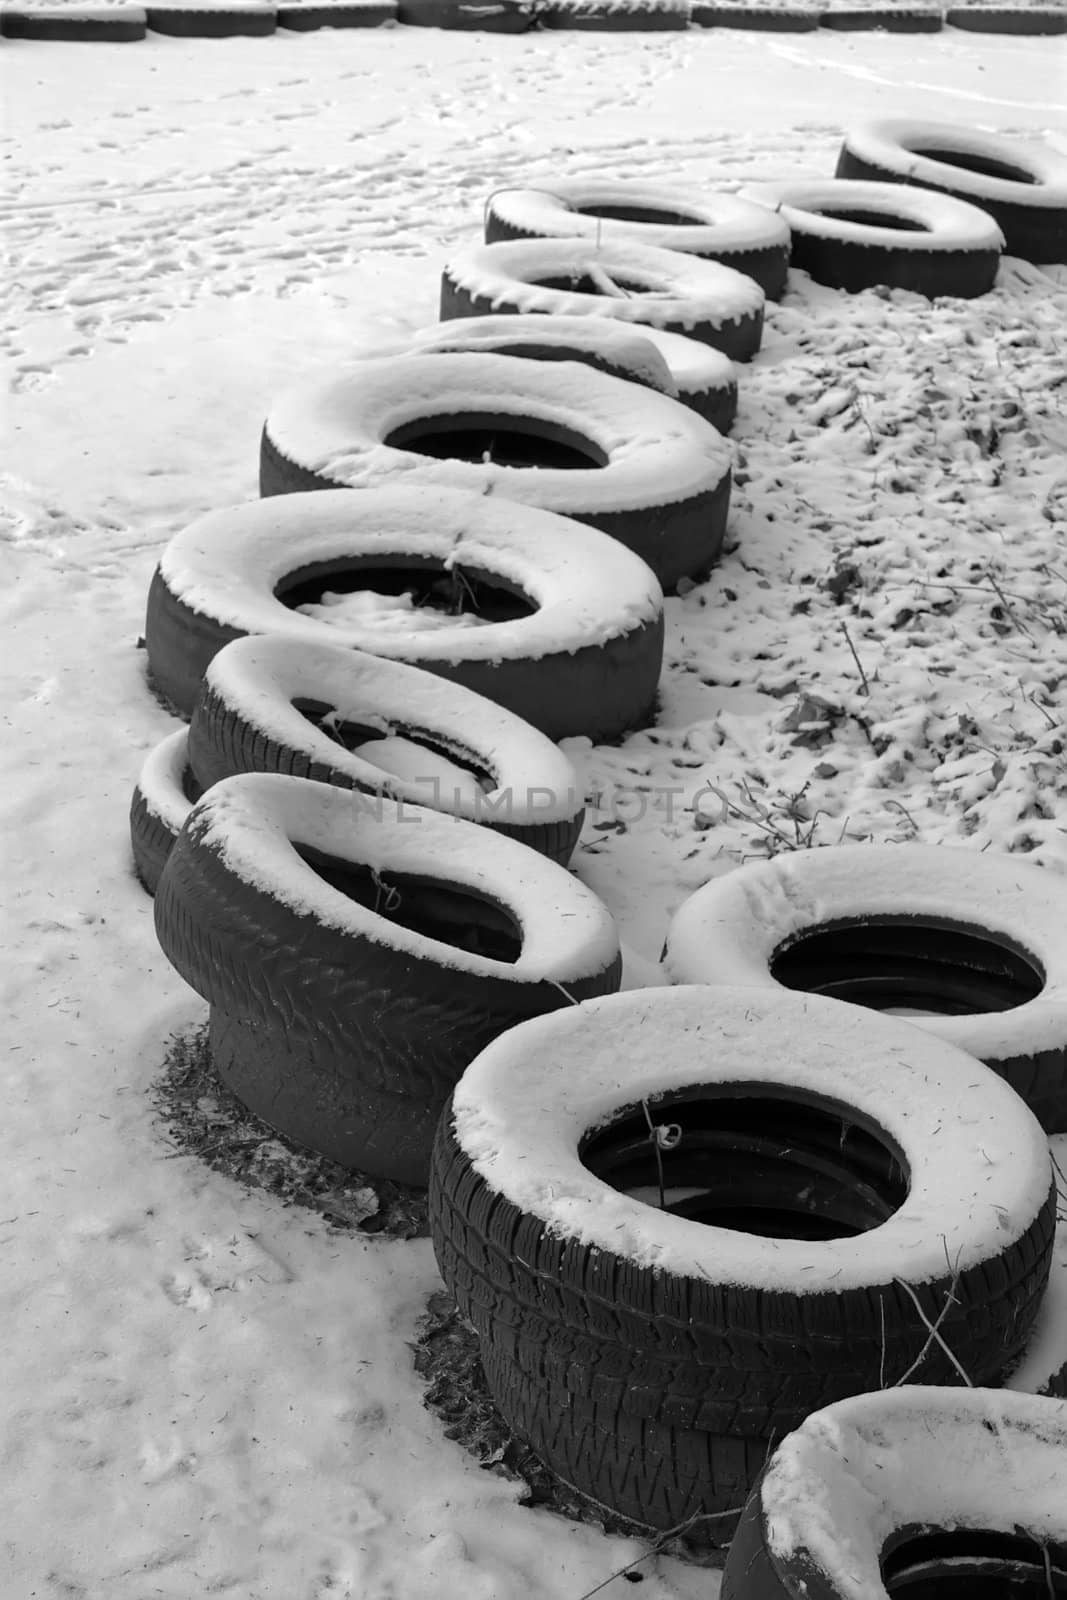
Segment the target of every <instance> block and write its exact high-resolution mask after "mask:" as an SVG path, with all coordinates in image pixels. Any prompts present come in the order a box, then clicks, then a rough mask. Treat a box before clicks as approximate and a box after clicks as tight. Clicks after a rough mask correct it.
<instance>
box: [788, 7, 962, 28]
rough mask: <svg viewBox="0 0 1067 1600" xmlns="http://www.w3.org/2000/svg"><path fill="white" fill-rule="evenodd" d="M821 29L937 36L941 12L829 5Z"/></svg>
mask: <svg viewBox="0 0 1067 1600" xmlns="http://www.w3.org/2000/svg"><path fill="white" fill-rule="evenodd" d="M819 26H820V28H834V29H836V30H837V31H838V32H840V33H870V32H871V31H872V30H873V29H878V30H879V31H880V32H882V33H940V32H941V29H942V28H943V27H944V18H943V15H942V13H941V12H940V11H935V10H933V9H932V8H931V9H927V8H925V7H917V8H916V9H915V10H913V11H905V10H904V9H903V7H897V6H881V7H876V6H872V7H870V8H869V9H867V10H865V9H864V8H863V7H858V8H857V9H855V10H851V9H849V8H848V7H845V6H842V7H840V8H836V7H834V6H828V7H827V9H826V10H825V11H824V12H822V13H821V15H820V17H819Z"/></svg>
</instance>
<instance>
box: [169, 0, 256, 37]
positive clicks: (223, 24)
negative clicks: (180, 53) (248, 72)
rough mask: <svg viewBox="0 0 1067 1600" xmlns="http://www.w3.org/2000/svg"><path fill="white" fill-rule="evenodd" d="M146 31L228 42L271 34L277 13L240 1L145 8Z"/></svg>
mask: <svg viewBox="0 0 1067 1600" xmlns="http://www.w3.org/2000/svg"><path fill="white" fill-rule="evenodd" d="M146 11H147V15H148V31H149V32H150V33H167V34H172V35H174V36H175V37H176V38H179V39H230V38H234V37H238V36H240V37H245V36H255V37H259V36H261V35H265V34H269V33H273V32H274V31H275V29H276V28H277V26H278V14H277V12H276V10H275V8H274V6H273V5H267V4H257V3H256V0H241V3H240V4H238V5H224V4H220V5H205V6H195V5H182V6H167V5H161V6H155V5H150V6H147V7H146Z"/></svg>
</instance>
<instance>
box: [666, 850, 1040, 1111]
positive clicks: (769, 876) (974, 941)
mask: <svg viewBox="0 0 1067 1600" xmlns="http://www.w3.org/2000/svg"><path fill="white" fill-rule="evenodd" d="M1063 904H1064V886H1063V882H1062V880H1061V879H1060V878H1059V877H1058V875H1057V874H1055V873H1052V872H1049V871H1046V870H1045V869H1044V868H1042V867H1037V866H1034V865H1033V863H1031V862H1026V861H1021V860H1020V859H1019V858H1018V857H1017V856H997V855H993V854H991V853H989V852H988V851H974V850H964V849H953V848H951V847H949V846H946V845H916V844H903V845H830V846H827V847H826V848H824V849H822V850H805V851H798V852H796V853H795V854H793V855H789V856H785V855H781V856H776V857H775V858H774V860H773V861H769V862H760V863H758V864H756V863H753V864H751V865H747V866H743V867H739V868H737V869H736V870H735V871H733V872H730V873H727V874H726V875H725V877H721V878H715V879H713V880H712V882H710V883H707V884H705V885H704V887H703V888H701V889H698V890H697V891H696V892H695V893H694V894H692V895H690V897H689V898H688V900H686V901H685V902H684V903H683V904H682V906H681V907H680V908H679V910H678V911H677V912H676V913H675V915H674V918H673V920H672V922H671V925H670V927H669V929H668V932H667V945H666V950H665V952H664V962H665V965H666V968H667V971H668V974H669V975H670V977H671V979H672V980H673V981H674V982H675V983H705V984H716V985H718V984H725V985H734V984H745V985H750V986H752V987H753V988H757V989H763V990H766V989H768V988H769V989H773V990H779V989H780V987H781V986H783V985H784V986H786V987H788V988H791V989H801V990H804V991H805V992H807V993H812V994H827V995H831V996H833V997H834V998H836V999H839V1000H849V1001H852V1002H854V1003H855V1004H857V1005H868V1006H871V1007H872V1008H873V1009H875V1010H884V1009H886V1008H888V1007H905V1008H909V1009H910V1010H913V1011H915V1012H916V1013H918V1014H916V1015H915V1016H914V1017H913V1021H914V1023H915V1025H916V1026H917V1027H921V1028H923V1029H924V1030H925V1031H926V1032H928V1033H932V1034H935V1035H936V1036H937V1037H938V1038H940V1039H944V1040H946V1041H947V1042H948V1043H950V1044H953V1045H956V1046H957V1048H959V1049H960V1050H966V1051H967V1052H968V1054H970V1055H972V1056H976V1057H977V1058H978V1060H980V1061H984V1062H985V1064H986V1065H987V1066H989V1067H992V1068H993V1070H994V1071H995V1072H998V1073H999V1074H1000V1076H1001V1077H1002V1078H1005V1079H1006V1080H1007V1081H1008V1083H1010V1084H1011V1086H1012V1088H1013V1089H1014V1090H1015V1091H1016V1093H1017V1094H1019V1095H1021V1096H1022V1098H1023V1099H1024V1100H1025V1101H1026V1102H1027V1104H1028V1105H1029V1106H1030V1108H1031V1110H1032V1111H1033V1112H1034V1115H1035V1116H1036V1117H1037V1118H1038V1119H1039V1120H1040V1121H1041V1123H1042V1125H1043V1126H1044V1127H1045V1129H1046V1131H1048V1132H1050V1133H1059V1132H1065V1131H1067V948H1065V946H1064V943H1063V931H1062V930H1063Z"/></svg>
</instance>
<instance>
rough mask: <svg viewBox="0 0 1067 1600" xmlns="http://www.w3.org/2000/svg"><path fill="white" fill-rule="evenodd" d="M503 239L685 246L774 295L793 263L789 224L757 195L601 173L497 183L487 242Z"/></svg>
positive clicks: (487, 221) (489, 207)
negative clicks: (622, 179)
mask: <svg viewBox="0 0 1067 1600" xmlns="http://www.w3.org/2000/svg"><path fill="white" fill-rule="evenodd" d="M498 239H581V240H585V241H587V242H588V243H591V244H598V243H600V242H601V241H608V242H610V243H614V242H616V241H622V242H626V241H631V242H632V243H634V244H645V245H654V246H655V247H656V248H657V249H660V250H681V251H684V252H685V253H686V254H687V255H694V256H701V257H702V258H703V259H704V260H706V261H720V262H722V264H723V266H726V267H733V269H734V271H735V272H743V273H744V274H745V276H746V277H749V278H753V279H754V280H755V282H756V283H758V284H759V286H760V288H761V289H762V290H763V292H764V294H765V295H766V296H767V298H768V299H769V300H779V299H781V296H782V293H783V291H784V290H785V283H786V271H787V268H788V266H789V229H788V228H787V226H786V224H785V223H784V222H783V221H782V219H781V217H778V216H775V215H774V214H773V213H768V211H767V209H766V208H765V207H764V206H759V205H756V204H755V203H754V202H753V201H751V200H742V199H739V198H738V196H736V195H730V194H714V193H712V194H704V193H702V192H700V191H698V190H692V189H671V188H660V187H656V186H653V185H651V184H647V183H618V182H616V183H611V182H606V181H603V180H599V179H596V178H558V179H556V178H554V179H552V180H551V181H550V182H548V183H543V184H539V185H538V186H537V187H536V188H530V189H521V188H516V189H498V190H496V192H495V193H494V194H492V195H490V197H489V200H488V201H487V202H486V208H485V242H486V244H493V243H495V241H496V240H498Z"/></svg>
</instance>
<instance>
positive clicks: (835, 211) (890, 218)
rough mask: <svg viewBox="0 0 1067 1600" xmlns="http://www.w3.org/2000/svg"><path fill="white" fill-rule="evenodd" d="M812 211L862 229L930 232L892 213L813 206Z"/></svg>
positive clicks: (912, 220) (911, 219) (922, 226)
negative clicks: (853, 224)
mask: <svg viewBox="0 0 1067 1600" xmlns="http://www.w3.org/2000/svg"><path fill="white" fill-rule="evenodd" d="M810 209H811V210H812V211H814V212H815V213H816V215H817V216H820V217H834V218H835V219H836V220H837V221H838V222H852V223H855V224H856V226H857V227H861V228H898V229H899V230H900V232H901V233H929V232H930V229H929V228H928V227H927V226H926V224H925V223H924V222H916V221H915V220H914V218H912V217H900V216H897V215H896V214H895V212H892V211H862V210H851V209H846V208H845V207H844V206H812V207H811V208H810Z"/></svg>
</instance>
